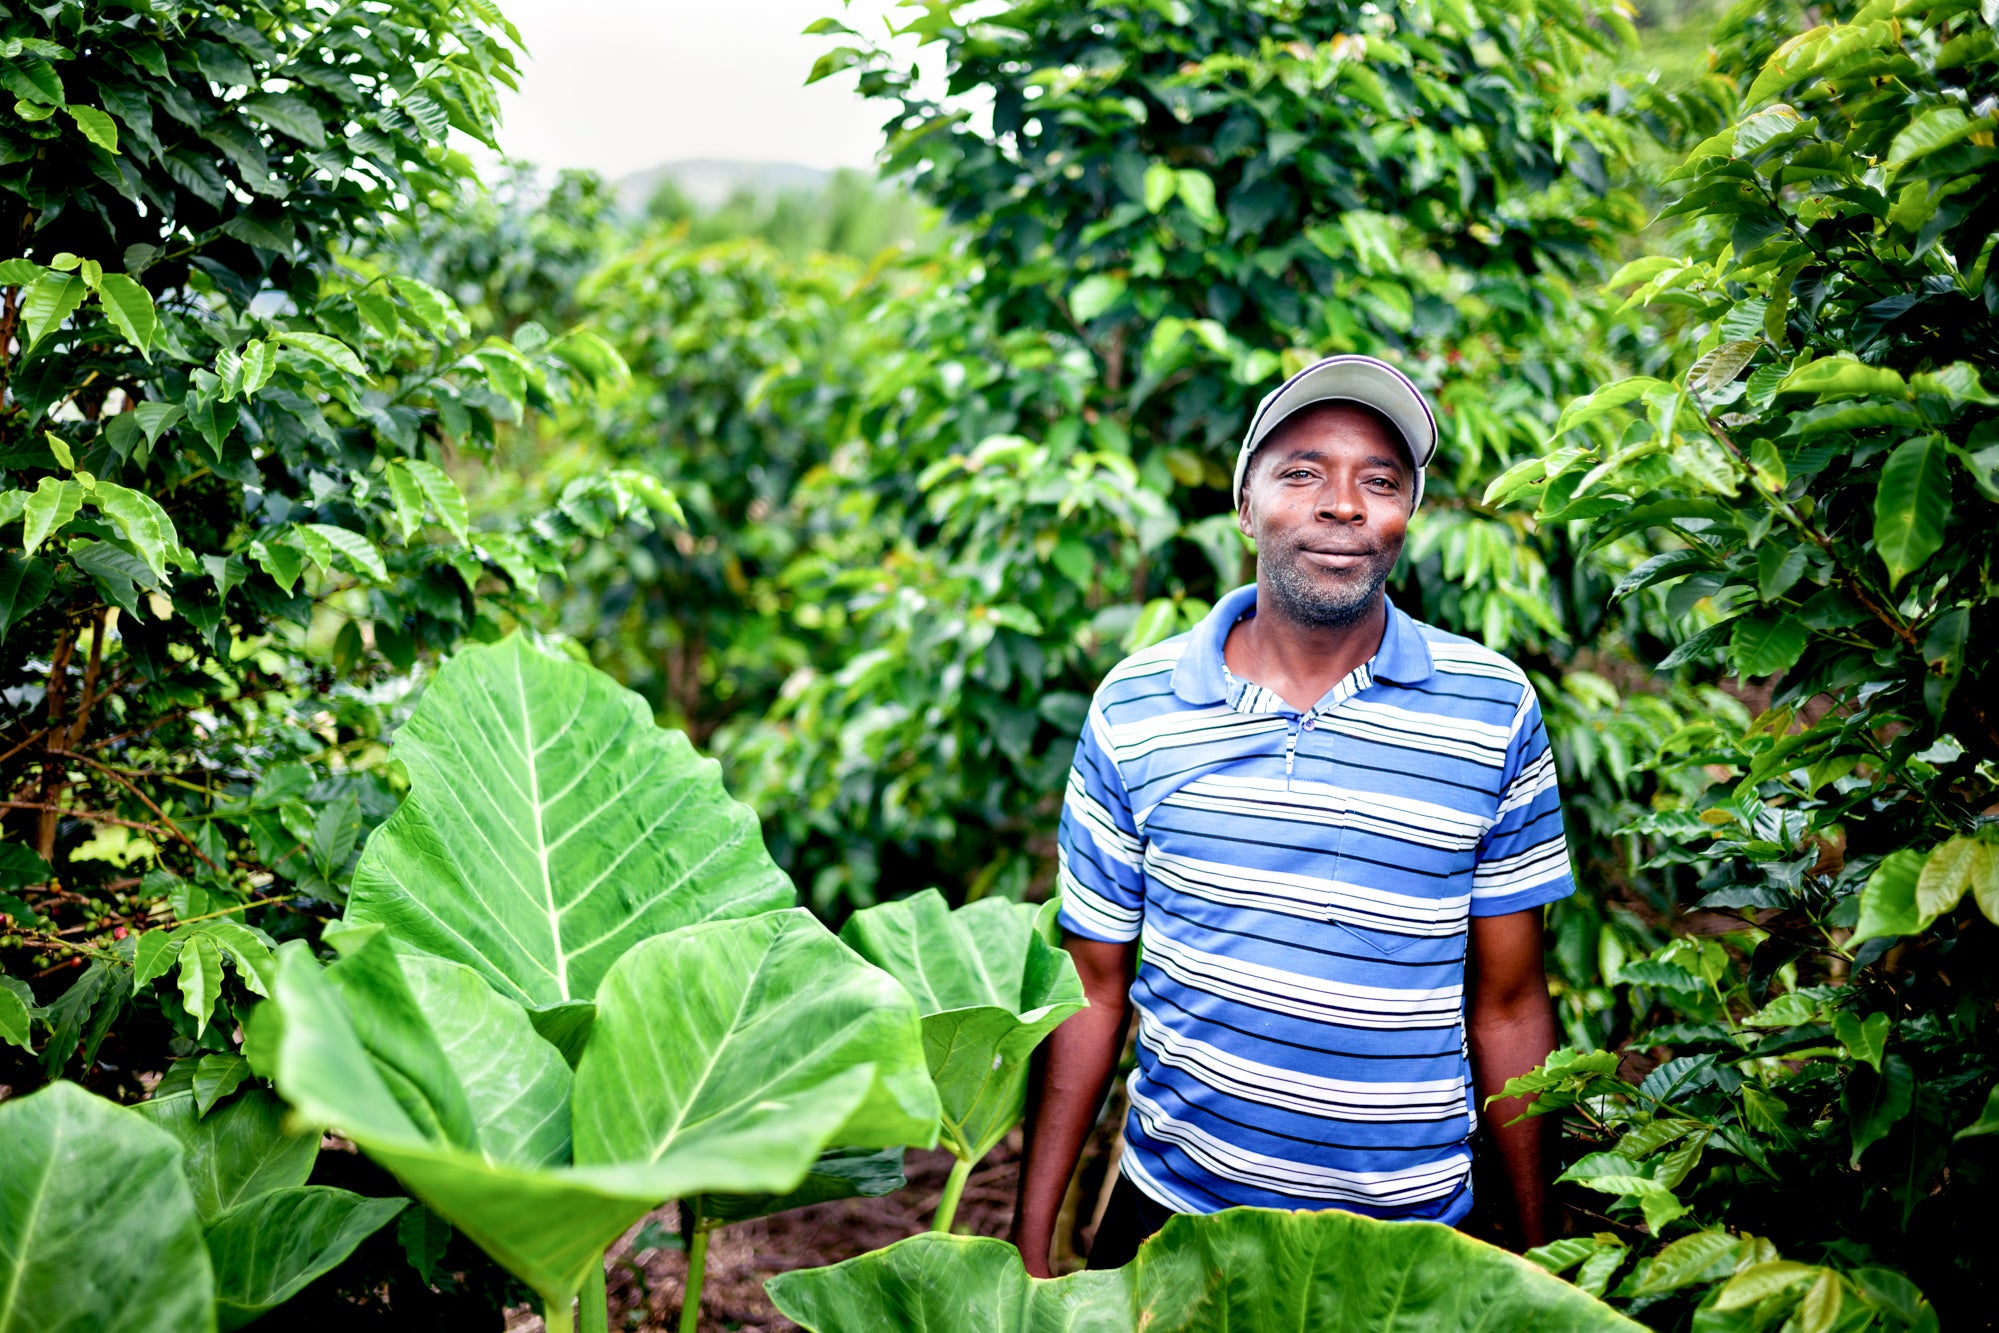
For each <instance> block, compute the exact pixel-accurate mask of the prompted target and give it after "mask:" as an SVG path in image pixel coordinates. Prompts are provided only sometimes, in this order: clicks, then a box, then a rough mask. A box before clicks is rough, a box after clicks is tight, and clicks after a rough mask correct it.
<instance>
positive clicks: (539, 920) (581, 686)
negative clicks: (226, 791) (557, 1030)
mask: <svg viewBox="0 0 1999 1333" xmlns="http://www.w3.org/2000/svg"><path fill="white" fill-rule="evenodd" d="M395 755H396V758H397V759H398V760H400V761H401V763H402V765H403V768H404V770H405V771H406V772H407V773H408V774H409V781H410V791H409V795H408V796H407V797H406V798H405V799H404V801H403V803H402V806H401V807H400V808H399V809H398V810H397V811H396V813H395V815H394V816H393V817H392V818H390V819H389V820H388V822H387V823H385V824H383V825H382V827H381V828H380V829H379V830H378V831H377V832H376V834H375V835H374V836H373V837H371V838H370V839H369V841H368V846H367V849H366V851H365V852H364V853H363V854H362V857H361V861H360V864H359V865H358V866H357V867H356V869H355V873H354V885H353V890H352V896H351V898H350V900H349V910H348V914H347V923H348V924H349V925H350V926H363V925H370V924H376V925H383V926H386V927H387V928H388V929H389V930H390V932H391V933H392V934H394V935H395V936H396V937H397V938H398V939H401V940H404V941H407V942H408V943H410V944H413V945H415V946H416V947H418V948H420V949H423V950H425V951H427V952H429V953H432V954H435V955H437V956H438V957H441V958H450V959H454V960H456V961H459V962H463V963H466V964H468V965H469V966H471V967H472V968H474V969H475V970H476V971H477V972H478V973H479V975H481V976H482V977H484V978H485V979H486V981H487V982H488V983H489V984H490V985H492V986H493V987H494V988H495V989H497V990H499V991H500V992H501V993H502V994H504V995H507V996H509V997H511V998H513V999H515V1000H517V1001H519V1002H520V1003H522V1004H524V1005H527V1006H529V1007H531V1008H535V1009H549V1008H553V1007H555V1006H560V1005H565V1004H569V1003H571V1002H578V1001H581V1002H587V1001H589V1000H591V999H592V998H594V996H595V995H596V991H597V985H598V981H599V979H600V978H601V977H603V975H604V974H605V972H606V971H608V970H609V968H610V967H611V965H612V964H613V963H615V962H616V961H617V960H618V958H619V957H621V956H622V955H623V954H624V952H625V951H626V950H627V949H629V948H630V947H631V946H632V945H634V944H636V943H637V942H639V941H640V940H643V939H647V938H649V937H651V936H654V935H659V934H664V933H665V932H666V931H669V930H672V929H674V928H676V927H678V926H683V925H688V924H691V923H694V922H697V921H705V920H710V919H713V918H716V917H728V916H745V915H749V914H751V913H755V912H759V911H767V910H770V909H772V908H777V907H783V906H785V905H786V904H788V903H789V902H790V901H791V898H792V891H791V886H790V884H789V883H787V882H786V880H785V878H784V876H783V874H782V873H781V872H779V870H778V869H777V867H776V866H774V865H772V864H771V862H770V858H769V857H768V856H767V855H766V854H765V852H764V849H763V844H762V840H761V838H760V837H759V836H758V832H757V825H756V820H755V817H754V816H753V815H752V814H751V813H750V811H749V810H747V809H746V808H744V807H743V806H741V805H739V804H738V803H736V802H735V801H733V800H731V799H730V798H729V795H728V793H727V792H725V791H724V790H723V789H722V783H721V778H720V775H719V772H718V770H717V766H716V764H715V762H714V761H713V760H712V759H703V758H701V757H700V756H698V755H696V754H695V753H694V750H693V747H692V746H690V745H689V744H688V742H687V738H686V737H685V736H682V735H681V734H679V733H678V732H671V731H662V730H660V729H659V728H657V727H655V726H654V725H653V723H652V718H651V716H650V713H649V710H648V709H647V708H646V707H645V705H644V703H643V702H642V701H641V700H640V699H638V698H637V697H636V696H634V695H633V694H631V693H630V692H629V691H626V690H622V689H619V688H618V686H617V685H616V684H615V683H613V682H612V681H611V680H609V679H608V678H607V677H605V676H604V675H603V674H602V673H601V672H597V671H593V670H592V669H590V668H589V667H587V666H583V665H581V664H578V663H575V662H570V661H566V660H562V659H558V658H554V657H551V656H549V655H548V654H547V653H544V652H541V651H540V650H538V649H536V648H534V647H533V646H531V645H530V644H529V643H528V642H527V640H526V639H525V638H523V637H522V636H520V635H513V636H511V637H509V638H508V639H506V640H505V641H503V642H501V643H498V644H494V645H490V646H483V647H471V648H467V649H465V650H464V651H463V652H461V653H459V654H458V655H457V656H456V657H454V658H453V659H452V660H451V661H450V662H449V663H448V664H447V665H446V666H445V667H444V668H443V669H442V670H440V671H439V672H438V673H437V676H436V678H435V679H434V680H433V681H432V682H431V684H430V686H429V688H428V689H426V690H425V691H424V696H423V701H422V702H421V703H420V704H418V705H417V708H416V711H415V712H414V713H413V714H411V716H410V719H409V721H408V722H407V723H406V724H404V726H403V727H402V728H401V730H400V731H398V732H397V735H396V748H395Z"/></svg>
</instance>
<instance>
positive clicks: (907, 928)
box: [840, 889, 1086, 1164]
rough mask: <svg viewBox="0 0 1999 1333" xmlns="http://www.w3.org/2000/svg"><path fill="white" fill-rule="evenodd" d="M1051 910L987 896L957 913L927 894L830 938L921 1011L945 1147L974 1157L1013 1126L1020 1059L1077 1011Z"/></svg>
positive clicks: (1078, 996)
mask: <svg viewBox="0 0 1999 1333" xmlns="http://www.w3.org/2000/svg"><path fill="white" fill-rule="evenodd" d="M1054 916H1055V913H1054V905H1053V904H1045V905H1043V906H1042V907H1040V908H1036V907H1032V906H1029V905H1026V904H1022V903H1014V902H1009V901H1007V900H1006V899H1004V898H986V899H981V900H980V901H978V902H975V903H972V904H970V905H968V906H965V907H961V908H959V909H958V910H957V911H955V912H953V911H951V910H950V908H949V907H948V905H947V904H946V903H945V901H944V896H943V895H942V894H940V893H938V892H937V891H936V890H935V889H926V890H925V891H924V892H922V893H919V894H916V895H914V896H913V897H909V898H903V899H899V900H897V901H895V902H892V903H883V904H882V905H881V906H879V907H870V908H868V909H867V910H866V911H862V912H856V913H855V914H854V915H853V916H851V917H849V918H848V919H847V924H846V925H844V926H842V927H841V928H840V938H841V940H843V941H844V942H845V943H846V944H847V945H848V946H850V947H851V948H852V949H853V950H854V951H855V952H856V953H858V954H860V955H861V957H863V958H865V959H867V960H868V961H869V962H871V963H873V964H874V965H875V966H877V967H879V968H881V969H882V970H884V971H885V972H887V973H888V974H889V975H890V976H892V977H894V978H895V979H896V980H897V981H899V982H901V983H902V985H903V986H904V988H905V989H907V990H908V991H909V993H910V995H911V996H913V997H914V998H915V1000H916V1008H917V1011H918V1012H919V1013H921V1014H922V1015H923V1051H924V1055H925V1056H926V1057H927V1058H928V1060H929V1063H930V1077H931V1080H932V1081H933V1082H935V1083H936V1085H937V1094H938V1097H939V1098H940V1099H941V1100H942V1102H943V1107H944V1119H943V1127H944V1129H943V1138H944V1146H946V1147H947V1148H949V1149H950V1150H951V1152H952V1153H953V1154H954V1155H955V1156H956V1157H957V1158H958V1159H959V1160H960V1161H961V1162H965V1163H967V1164H969V1163H972V1162H976V1161H978V1160H979V1159H980V1158H981V1157H984V1156H985V1155H986V1154H987V1153H988V1152H990V1151H992V1148H993V1145H994V1144H996V1143H998V1142H999V1141H1000V1139H1001V1138H1002V1137H1003V1136H1004V1135H1005V1134H1006V1132H1007V1131H1008V1130H1009V1129H1011V1128H1013V1126H1014V1125H1015V1124H1017V1123H1018V1122H1019V1120H1020V1116H1021V1112H1022V1110H1023V1109H1024V1108H1025V1105H1026V1098H1027V1059H1028V1056H1030V1055H1031V1054H1033V1052H1034V1048H1035V1047H1037V1046H1039V1045H1040V1044H1041V1042H1042V1040H1043V1039H1044V1038H1046V1037H1047V1036H1048V1034H1049V1033H1051V1032H1053V1031H1054V1030H1055V1028H1056V1027H1057V1025H1059V1024H1060V1023H1061V1022H1062V1020H1063V1019H1065V1018H1067V1017H1068V1016H1069V1015H1070V1014H1073V1013H1075V1012H1076V1011H1077V1010H1078V1009H1081V1008H1082V1007H1083V1005H1084V1004H1085V1003H1086V1002H1085V1000H1084V998H1083V984H1082V982H1081V981H1080V980H1079V979H1078V978H1077V976H1076V965H1075V963H1074V962H1073V961H1071V960H1070V958H1069V955H1068V954H1067V953H1065V952H1063V951H1062V950H1061V949H1060V948H1058V947H1056V945H1055V944H1054V943H1052V942H1051V941H1050V940H1049V939H1048V938H1047V937H1048V936H1049V935H1052V934H1054V933H1055V925H1054Z"/></svg>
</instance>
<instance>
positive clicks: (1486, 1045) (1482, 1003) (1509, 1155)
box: [1467, 907, 1556, 1248]
mask: <svg viewBox="0 0 1999 1333" xmlns="http://www.w3.org/2000/svg"><path fill="white" fill-rule="evenodd" d="M1468 984H1469V985H1470V987H1471V994H1470V1004H1469V1006H1468V1008H1467V1024H1468V1027H1469V1036H1470V1039H1471V1059H1472V1069H1473V1073H1474V1075H1475V1078H1476V1082H1477V1086H1478V1098H1479V1101H1480V1103H1481V1104H1483V1103H1484V1101H1485V1099H1486V1098H1487V1097H1491V1096H1494V1095H1495V1094H1497V1093H1498V1092H1499V1090H1500V1089H1501V1088H1503V1087H1505V1086H1506V1080H1508V1079H1510V1078H1515V1077H1518V1076H1519V1075H1521V1074H1524V1073H1526V1072H1527V1071H1528V1070H1530V1069H1532V1068H1534V1067H1535V1066H1536V1065H1539V1064H1542V1063H1544V1062H1545V1061H1546V1060H1547V1058H1548V1053H1549V1052H1550V1051H1552V1050H1554V1049H1555V1039H1556V1028H1555V1006H1554V1005H1553V1003H1551V1002H1550V1001H1549V999H1548V979H1547V977H1546V976H1545V975H1544V974H1543V972H1542V969H1541V909H1540V908H1538V907H1534V908H1529V909H1528V910H1526V911H1524V912H1509V913H1507V914H1506V915H1505V916H1486V917H1473V918H1472V921H1471V976H1470V977H1469V978H1468ZM1529 1101H1530V1099H1529V1098H1524V1097H1509V1098H1507V1099H1506V1100H1505V1101H1500V1102H1494V1103H1493V1104H1492V1105H1491V1106H1490V1107H1489V1108H1487V1109H1485V1110H1484V1111H1482V1112H1481V1114H1482V1115H1484V1116H1485V1117H1486V1122H1485V1123H1486V1125H1487V1126H1488V1127H1489V1128H1490V1129H1491V1131H1492V1141H1493V1145H1494V1146H1495V1147H1496V1148H1497V1149H1498V1150H1499V1159H1500V1163H1501V1165H1502V1166H1503V1167H1504V1168H1505V1170H1506V1178H1507V1180H1508V1182H1509V1183H1510V1184H1511V1185H1512V1187H1513V1204H1514V1209H1515V1212H1516V1216H1517V1220H1518V1223H1519V1240H1520V1242H1521V1245H1522V1246H1523V1248H1531V1247H1533V1246H1536V1245H1542V1244H1546V1243H1547V1240H1548V1218H1547V1203H1548V1179H1547V1175H1546V1173H1545V1172H1544V1171H1543V1169H1542V1166H1541V1149H1542V1130H1543V1128H1544V1125H1543V1122H1542V1121H1540V1120H1538V1119H1537V1120H1523V1121H1521V1122H1520V1123H1519V1124H1517V1125H1509V1124H1508V1123H1507V1121H1509V1120H1512V1119H1513V1118H1514V1117H1516V1116H1518V1115H1519V1114H1520V1113H1521V1112H1523V1111H1525V1110H1526V1109H1527V1106H1528V1102H1529Z"/></svg>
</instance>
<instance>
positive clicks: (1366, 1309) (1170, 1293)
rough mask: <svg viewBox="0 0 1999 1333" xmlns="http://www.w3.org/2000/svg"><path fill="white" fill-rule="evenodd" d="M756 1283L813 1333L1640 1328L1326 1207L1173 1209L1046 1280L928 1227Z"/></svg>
mask: <svg viewBox="0 0 1999 1333" xmlns="http://www.w3.org/2000/svg"><path fill="white" fill-rule="evenodd" d="M1222 1273H1225V1274H1227V1275H1228V1278H1229V1280H1228V1281H1226V1282H1217V1281H1216V1280H1215V1276H1216V1275H1217V1274H1222ZM765 1289H766V1290H768V1291H769V1293H770V1297H771V1300H772V1301H773V1302H774V1303H775V1304H776V1305H777V1308H778V1309H779V1310H781V1311H782V1312H783V1313H784V1314H785V1315H786V1316H787V1317H789V1318H791V1319H794V1320H796V1321H797V1322H798V1323H799V1324H801V1325H803V1326H804V1327H805V1328H807V1329H809V1330H812V1333H860V1331H861V1330H863V1329H892V1330H902V1329H910V1330H914V1329H923V1328H981V1329H993V1330H1006V1331H1007V1333H1012V1331H1013V1330H1020V1333H1030V1331H1038V1330H1058V1329H1060V1330H1069V1329H1073V1330H1078V1331H1079V1333H1080V1331H1081V1330H1091V1333H1122V1331H1123V1330H1136V1329H1147V1330H1152V1329H1159V1330H1168V1329H1171V1330H1185V1331H1186V1333H1207V1331H1208V1330H1222V1329H1235V1328H1259V1329H1261V1328H1313V1329H1327V1330H1345V1329H1354V1330H1359V1329H1381V1328H1395V1327H1411V1328H1416V1327H1420V1328H1425V1329H1440V1330H1449V1329H1471V1328H1527V1327H1533V1328H1549V1329H1592V1330H1594V1329H1602V1330H1606V1331H1608V1330H1615V1329H1636V1328H1637V1327H1639V1326H1638V1325H1636V1324H1633V1323H1632V1322H1631V1321H1629V1320H1627V1319H1624V1318H1622V1317H1621V1316H1619V1315H1618V1314H1617V1313H1616V1312H1615V1311H1613V1310H1610V1309H1608V1308H1607V1307H1605V1306H1604V1305H1602V1304H1600V1303H1599V1302H1597V1301H1595V1300H1593V1299H1591V1298H1589V1297H1587V1296H1585V1295H1583V1294H1582V1293H1580V1292H1578V1291H1576V1290H1575V1289H1574V1288H1573V1287H1569V1286H1567V1285H1566V1284H1563V1283H1558V1282H1554V1281H1550V1280H1548V1279H1547V1278H1546V1277H1545V1276H1544V1275H1543V1274H1541V1273H1539V1272H1538V1271H1537V1270H1536V1269H1535V1268H1534V1267H1533V1266H1532V1265H1530V1264H1527V1263H1524V1262H1522V1261H1521V1260H1520V1259H1518V1258H1516V1257H1515V1256H1513V1255H1510V1254H1507V1253H1506V1252H1505V1251H1503V1250H1500V1249H1496V1248H1494V1247H1493V1246H1490V1245H1487V1244H1484V1243H1483V1242H1481V1241H1476V1240H1472V1239H1471V1238H1470V1237H1467V1236H1464V1235H1461V1234H1460V1233H1458V1232H1456V1231H1453V1230H1452V1229H1450V1228H1449V1227H1444V1226H1439V1225H1437V1224H1436V1223H1432V1222H1378V1221H1375V1220H1373V1219H1371V1218H1365V1217H1360V1216H1357V1215H1355V1214H1352V1213H1344V1212H1339V1211H1332V1212H1322V1213H1306V1212H1299V1213H1280V1212H1273V1211H1271V1210H1268V1209H1261V1208H1231V1209H1229V1210H1228V1211H1226V1212H1221V1213H1215V1214H1210V1215H1208V1216H1194V1215H1181V1216H1176V1217H1173V1218H1169V1219H1168V1220H1167V1223H1166V1226H1165V1228H1164V1229H1163V1230H1161V1231H1160V1232H1159V1234H1158V1235H1156V1236H1153V1237H1151V1238H1150V1239H1149V1240H1147V1241H1146V1242H1145V1244H1143V1245H1142V1246H1140V1247H1139V1251H1138V1257H1137V1258H1136V1259H1135V1260H1133V1261H1132V1262H1131V1263H1130V1264H1128V1265H1126V1266H1125V1267H1123V1268H1119V1269H1113V1270H1111V1271H1109V1272H1085V1273H1075V1274H1071V1275H1070V1276H1068V1277H1060V1278H1054V1279H1052V1280H1042V1279H1036V1278H1030V1277H1029V1276H1028V1275H1027V1270H1026V1268H1025V1267H1024V1266H1023V1265H1022V1264H1021V1262H1020V1253H1019V1251H1017V1250H1015V1249H1014V1248H1013V1247H1012V1246H1011V1245H1008V1244H1007V1243H1005V1242H1004V1241H997V1240H988V1239H983V1238H974V1237H957V1236H942V1235H937V1234H934V1233H933V1234H931V1235H927V1236H917V1237H914V1238H912V1239H910V1240H905V1241H899V1242H897V1243H896V1244H894V1245H891V1246H889V1247H888V1248H887V1249H885V1250H876V1251H874V1252H873V1253H872V1254H864V1255H862V1256H861V1257H860V1258H858V1259H849V1260H848V1261H846V1262H845V1263H842V1264H835V1265H834V1266H832V1267H830V1268H814V1269H805V1270H802V1271H798V1272H792V1273H784V1274H780V1275H779V1276H777V1277H774V1278H771V1279H770V1280H769V1281H768V1282H767V1283H765Z"/></svg>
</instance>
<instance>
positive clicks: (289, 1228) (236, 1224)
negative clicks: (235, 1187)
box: [207, 1185, 409, 1333]
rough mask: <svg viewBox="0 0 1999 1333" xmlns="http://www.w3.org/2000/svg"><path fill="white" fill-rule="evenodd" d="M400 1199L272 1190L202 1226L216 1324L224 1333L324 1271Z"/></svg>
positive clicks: (317, 1188)
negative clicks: (211, 1270) (212, 1282)
mask: <svg viewBox="0 0 1999 1333" xmlns="http://www.w3.org/2000/svg"><path fill="white" fill-rule="evenodd" d="M408 1204H409V1200H408V1199H369V1198H364V1197H362V1196H361V1195H359V1194H351V1193H349V1192H348V1191H346V1190H339V1189H331V1188H329V1187H327V1186H325V1185H302V1186H299V1187H297V1188H295V1189H282V1190H275V1191H273V1192H271V1193H269V1194H264V1195H260V1196H258V1197H257V1198H256V1199H254V1200H252V1201H251V1202H249V1203H246V1204H242V1205H240V1206H238V1207H235V1208H231V1209H230V1210H229V1211H228V1212H226V1213H224V1214H222V1216H220V1217H218V1218H216V1219H215V1221H214V1222H212V1223H210V1224H209V1227H208V1233H207V1239H208V1255H209V1260H210V1263H211V1264H212V1265H213V1267H214V1270H215V1308H216V1321H217V1323H218V1324H219V1325H220V1326H221V1330H222V1333H230V1330H232V1329H238V1328H241V1327H243V1325H245V1324H247V1323H249V1322H250V1321H252V1320H254V1319H257V1318H259V1317H260V1316H262V1315H263V1314H264V1313H265V1312H266V1311H269V1310H272V1309H275V1308H276V1307H277V1306H280V1305H283V1304H284V1303H285V1302H286V1301H288V1300H290V1299H291V1298H292V1297H294V1296H296V1295H298V1294H299V1292H301V1291H303V1290H304V1289H305V1287H306V1284H307V1283H309V1282H311V1281H312V1280H313V1279H315V1278H317V1277H320V1276H322V1275H323V1274H326V1273H330V1272H332V1271H333V1270H334V1269H335V1268H337V1267H338V1266H339V1265H340V1264H342V1263H344V1262H345V1261H346V1259H347V1256H348V1255H350V1254H352V1253H354V1247H355V1246H357V1245H359V1244H360V1243H361V1242H362V1241H364V1240H366V1239H368V1237H369V1236H371V1235H373V1234H374V1233H375V1232H377V1231H379V1230H380V1229H381V1228H382V1226H383V1225H384V1224H385V1223H387V1222H388V1221H389V1219H391V1218H393V1217H394V1216H395V1215H396V1214H397V1213H400V1212H401V1211H402V1210H403V1209H404V1208H405V1207H407V1206H408Z"/></svg>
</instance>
